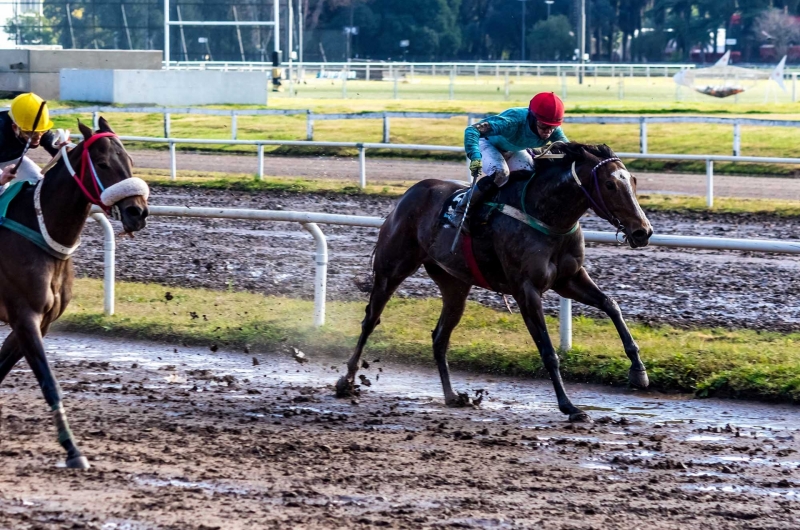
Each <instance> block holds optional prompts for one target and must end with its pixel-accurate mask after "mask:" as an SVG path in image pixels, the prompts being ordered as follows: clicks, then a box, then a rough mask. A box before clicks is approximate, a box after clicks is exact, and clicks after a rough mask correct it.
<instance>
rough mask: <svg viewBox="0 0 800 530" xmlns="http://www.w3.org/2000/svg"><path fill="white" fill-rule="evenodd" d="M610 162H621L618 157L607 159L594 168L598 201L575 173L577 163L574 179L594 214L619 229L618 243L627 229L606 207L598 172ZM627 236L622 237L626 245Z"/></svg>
mask: <svg viewBox="0 0 800 530" xmlns="http://www.w3.org/2000/svg"><path fill="white" fill-rule="evenodd" d="M609 162H621V160H620V159H619V158H617V157H611V158H606V159H604V160H601V161H600V162H598V163H597V165H596V166H594V167H593V168H592V182H593V185H592V186H591V187H593V188H594V190H595V194H596V195H597V200H595V198H594V197H592V194H591V192H590V191H589V190H587V189H586V188H585V187H584V186H583V184H582V183H581V180H580V179H579V178H578V174H577V173H576V172H575V162H573V163H572V168H571V170H572V177H573V178H574V179H575V182H577V183H578V186H579V187H580V189H581V190H582V191H583V193H584V195H586V198H587V199H589V204H591V206H592V209H593V210H594V213H596V214H597V215H598V217H600V218H602V219H605V220H606V221H608V222H609V223H611V224H612V225H613V226H614V227H615V228H616V229H617V241H619V234H620V232H623V231H624V230H625V227H624V226H623V224H622V221H620V220H619V218H618V217H617V216H616V215H614V214H613V213H612V212H611V209H610V208H609V207H608V206H607V205H606V201H605V199H603V194H602V193H601V192H600V180H599V179H598V178H597V170H598V169H599V168H601V167H602V166H604V165H606V164H608V163H609ZM626 237H627V236H625V235H624V233H623V236H622V241H620V243H624V242H625V239H626Z"/></svg>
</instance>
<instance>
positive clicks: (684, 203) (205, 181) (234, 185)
mask: <svg viewBox="0 0 800 530" xmlns="http://www.w3.org/2000/svg"><path fill="white" fill-rule="evenodd" d="M135 173H136V175H137V176H138V177H141V178H143V179H144V180H145V181H147V182H148V183H149V184H150V185H155V186H164V187H187V188H203V189H216V190H231V191H247V192H259V191H280V192H287V193H340V194H345V195H367V196H380V197H399V196H400V195H402V194H403V193H405V191H406V190H407V189H408V188H409V187H410V186H411V185H413V184H414V182H415V181H411V180H408V181H381V182H378V183H375V182H373V183H371V184H368V185H367V187H366V188H364V189H363V190H362V189H360V188H358V187H357V186H355V185H353V183H352V181H346V180H337V179H324V178H301V177H294V178H292V177H269V176H266V177H264V180H259V179H258V178H256V177H255V176H253V175H248V174H240V173H214V172H198V171H178V173H177V178H176V180H174V181H173V180H170V179H169V171H165V170H158V169H137V170H135ZM705 201H706V199H705V197H690V196H682V195H659V194H645V195H639V203H640V204H641V205H642V207H643V208H644V209H645V210H647V211H664V212H679V213H680V212H695V213H696V212H702V213H726V214H754V213H756V214H765V215H774V216H776V217H800V201H785V200H777V199H739V198H728V197H715V198H714V207H713V208H707V207H706V202H705Z"/></svg>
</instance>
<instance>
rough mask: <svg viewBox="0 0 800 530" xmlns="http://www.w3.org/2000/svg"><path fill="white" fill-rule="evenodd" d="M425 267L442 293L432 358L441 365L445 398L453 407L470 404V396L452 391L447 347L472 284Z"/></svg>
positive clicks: (436, 266) (437, 267) (439, 268)
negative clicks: (440, 311) (440, 312)
mask: <svg viewBox="0 0 800 530" xmlns="http://www.w3.org/2000/svg"><path fill="white" fill-rule="evenodd" d="M425 270H426V271H427V272H428V276H430V277H431V278H432V279H433V281H434V282H436V285H438V286H439V290H440V291H441V292H442V314H441V315H440V316H439V322H438V323H437V324H436V328H435V329H434V330H433V334H432V335H433V357H434V359H436V365H437V366H438V367H439V377H440V378H441V380H442V389H443V390H444V401H445V403H446V404H447V405H448V406H451V407H463V406H466V405H469V397H468V396H467V395H465V394H456V393H455V392H453V386H452V385H451V383H450V367H449V366H448V365H447V347H448V346H449V345H450V335H451V334H452V333H453V329H455V327H456V326H457V325H458V323H459V321H460V320H461V316H462V315H463V314H464V307H465V306H466V304H467V295H468V294H469V290H470V288H471V287H472V286H471V285H469V284H467V283H464V282H462V281H461V280H459V279H457V278H454V277H453V276H451V275H449V274H448V273H447V272H445V271H444V269H442V268H441V267H439V266H438V265H434V264H426V265H425Z"/></svg>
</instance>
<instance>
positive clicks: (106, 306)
mask: <svg viewBox="0 0 800 530" xmlns="http://www.w3.org/2000/svg"><path fill="white" fill-rule="evenodd" d="M92 219H94V220H95V221H97V224H99V225H100V227H101V228H102V229H103V314H104V315H106V316H111V315H113V314H114V288H115V285H114V280H115V275H116V274H115V270H114V267H115V263H114V261H115V254H116V249H117V242H116V234H114V227H113V226H112V225H111V222H110V221H109V220H108V217H106V216H105V214H103V213H93V214H92Z"/></svg>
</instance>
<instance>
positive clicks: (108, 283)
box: [92, 206, 800, 350]
mask: <svg viewBox="0 0 800 530" xmlns="http://www.w3.org/2000/svg"><path fill="white" fill-rule="evenodd" d="M92 212H93V213H92V218H93V219H95V220H96V221H97V222H98V223H100V225H101V227H102V229H103V233H104V275H103V290H104V292H103V300H104V303H103V306H104V312H105V314H106V315H113V314H114V286H115V269H114V264H115V259H116V258H115V241H114V237H115V236H114V230H113V227H112V226H111V223H110V222H109V221H108V219H106V217H105V216H104V215H103V214H102V213H101V212H100V210H99V209H98V208H96V207H95V208H93V210H92ZM150 214H151V215H153V216H166V217H194V218H203V219H239V220H246V221H282V222H294V223H300V224H301V225H302V226H303V228H305V229H306V230H307V231H308V232H309V233H310V234H311V235H312V237H313V238H314V241H315V243H316V252H315V254H314V258H313V259H314V263H315V274H314V325H315V326H322V325H324V324H325V301H326V298H327V276H328V272H327V271H328V244H327V240H326V239H325V235H324V234H323V232H322V230H321V229H320V228H319V226H318V225H319V224H330V225H343V226H359V227H366V228H380V227H381V225H383V222H384V220H383V219H382V218H380V217H365V216H358V215H338V214H324V213H314V212H292V211H275V210H247V209H236V208H190V207H187V206H151V207H150ZM583 235H584V239H585V240H586V242H588V243H599V244H606V245H619V243H618V242H617V240H616V234H615V233H613V232H594V231H586V232H584V233H583ZM650 244H651V245H653V246H661V247H672V248H696V249H712V250H739V251H749V252H767V253H781V254H800V241H780V240H771V239H733V238H718V237H695V236H674V235H654V236H653V237H651V238H650ZM559 335H560V338H561V347H562V348H563V349H567V350H568V349H570V348H572V301H571V300H569V299H561V303H560V307H559Z"/></svg>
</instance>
